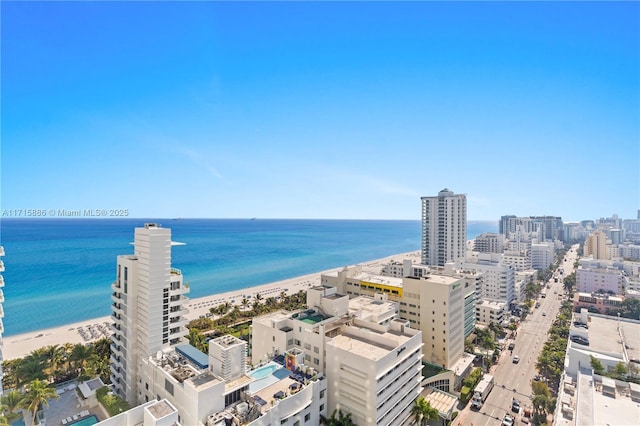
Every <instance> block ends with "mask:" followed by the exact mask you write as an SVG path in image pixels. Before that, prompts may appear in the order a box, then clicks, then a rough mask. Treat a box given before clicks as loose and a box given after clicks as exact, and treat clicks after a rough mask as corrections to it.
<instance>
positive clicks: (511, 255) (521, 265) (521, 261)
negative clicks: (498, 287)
mask: <svg viewBox="0 0 640 426" xmlns="http://www.w3.org/2000/svg"><path fill="white" fill-rule="evenodd" d="M502 264H503V265H513V268H514V269H515V271H516V272H521V271H528V270H531V269H533V264H532V263H531V251H530V250H521V251H513V250H507V251H505V252H504V254H503V255H502Z"/></svg>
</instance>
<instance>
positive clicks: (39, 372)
mask: <svg viewBox="0 0 640 426" xmlns="http://www.w3.org/2000/svg"><path fill="white" fill-rule="evenodd" d="M44 367H45V366H44V361H43V360H42V359H41V358H40V357H39V356H37V355H34V354H31V355H27V356H26V357H24V358H23V359H22V360H21V362H19V363H18V365H17V366H16V383H17V385H18V386H24V385H25V384H26V383H29V382H31V381H32V380H36V379H39V380H43V379H45V378H46V375H45V374H44Z"/></svg>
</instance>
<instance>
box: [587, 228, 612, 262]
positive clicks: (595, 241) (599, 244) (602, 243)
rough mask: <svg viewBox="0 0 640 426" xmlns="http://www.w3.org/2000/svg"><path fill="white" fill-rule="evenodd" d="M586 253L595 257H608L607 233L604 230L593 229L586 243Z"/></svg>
mask: <svg viewBox="0 0 640 426" xmlns="http://www.w3.org/2000/svg"><path fill="white" fill-rule="evenodd" d="M584 255H585V256H591V257H593V258H594V259H608V256H607V234H606V233H604V232H603V231H593V232H592V233H591V235H589V236H588V237H587V240H586V241H585V243H584Z"/></svg>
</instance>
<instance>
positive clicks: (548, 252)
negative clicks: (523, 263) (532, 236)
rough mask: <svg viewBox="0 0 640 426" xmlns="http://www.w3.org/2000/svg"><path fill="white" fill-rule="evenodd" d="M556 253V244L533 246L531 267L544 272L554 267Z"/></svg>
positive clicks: (537, 244)
mask: <svg viewBox="0 0 640 426" xmlns="http://www.w3.org/2000/svg"><path fill="white" fill-rule="evenodd" d="M555 253H556V251H555V244H554V243H553V242H551V241H546V242H543V243H533V244H531V267H532V268H533V269H537V270H539V271H544V270H545V269H547V268H549V266H551V265H553V261H554V260H555Z"/></svg>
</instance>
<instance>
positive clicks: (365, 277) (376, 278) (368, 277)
mask: <svg viewBox="0 0 640 426" xmlns="http://www.w3.org/2000/svg"><path fill="white" fill-rule="evenodd" d="M353 278H354V279H356V280H360V281H365V282H368V283H372V284H380V285H388V286H391V287H402V278H395V277H383V276H382V275H374V274H370V273H368V272H361V273H359V274H357V275H355V276H354V277H353Z"/></svg>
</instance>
